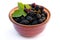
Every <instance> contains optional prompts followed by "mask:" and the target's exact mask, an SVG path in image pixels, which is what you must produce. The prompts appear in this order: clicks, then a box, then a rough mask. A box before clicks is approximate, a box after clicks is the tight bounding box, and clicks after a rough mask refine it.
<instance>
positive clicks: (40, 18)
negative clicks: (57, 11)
mask: <svg viewBox="0 0 60 40" xmlns="http://www.w3.org/2000/svg"><path fill="white" fill-rule="evenodd" d="M29 5H30V6H31V9H26V8H25V9H24V11H25V12H26V13H27V15H26V16H25V17H24V16H23V15H22V16H21V17H13V19H14V20H15V21H16V22H17V23H20V24H24V25H35V24H40V23H42V22H44V21H45V20H46V18H47V13H46V12H45V11H44V7H42V6H39V5H36V4H35V3H33V4H29Z"/></svg>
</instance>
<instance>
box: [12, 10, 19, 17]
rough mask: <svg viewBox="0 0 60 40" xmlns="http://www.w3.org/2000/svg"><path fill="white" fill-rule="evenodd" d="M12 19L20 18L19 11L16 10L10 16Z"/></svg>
mask: <svg viewBox="0 0 60 40" xmlns="http://www.w3.org/2000/svg"><path fill="white" fill-rule="evenodd" d="M12 16H13V17H19V16H20V13H19V10H16V11H15V12H14V13H13V14H12Z"/></svg>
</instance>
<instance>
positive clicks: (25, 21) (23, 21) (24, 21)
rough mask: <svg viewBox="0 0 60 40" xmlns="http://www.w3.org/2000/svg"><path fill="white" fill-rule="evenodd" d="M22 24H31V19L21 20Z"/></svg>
mask: <svg viewBox="0 0 60 40" xmlns="http://www.w3.org/2000/svg"><path fill="white" fill-rule="evenodd" d="M20 24H26V25H28V24H29V21H28V20H22V21H21V22H20Z"/></svg>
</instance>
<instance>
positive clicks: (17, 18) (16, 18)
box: [13, 17, 21, 23]
mask: <svg viewBox="0 0 60 40" xmlns="http://www.w3.org/2000/svg"><path fill="white" fill-rule="evenodd" d="M13 19H14V20H15V21H16V22H18V23H19V22H20V21H21V19H20V17H13Z"/></svg>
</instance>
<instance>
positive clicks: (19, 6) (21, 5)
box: [18, 2, 24, 10]
mask: <svg viewBox="0 0 60 40" xmlns="http://www.w3.org/2000/svg"><path fill="white" fill-rule="evenodd" d="M18 8H19V10H23V9H24V4H23V3H21V2H18Z"/></svg>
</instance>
